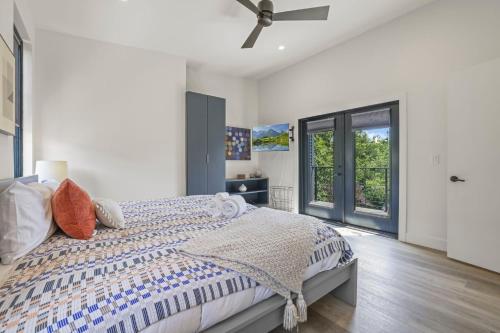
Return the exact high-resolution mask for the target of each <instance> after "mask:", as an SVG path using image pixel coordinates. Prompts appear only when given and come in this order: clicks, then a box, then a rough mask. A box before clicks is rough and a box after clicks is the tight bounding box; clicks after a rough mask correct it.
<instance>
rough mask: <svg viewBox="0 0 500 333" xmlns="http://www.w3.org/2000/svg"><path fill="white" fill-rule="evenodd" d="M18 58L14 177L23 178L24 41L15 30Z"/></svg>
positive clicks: (16, 56)
mask: <svg viewBox="0 0 500 333" xmlns="http://www.w3.org/2000/svg"><path fill="white" fill-rule="evenodd" d="M14 56H15V58H16V136H15V137H14V177H22V176H23V40H22V39H21V36H20V35H19V33H18V32H17V29H16V28H14Z"/></svg>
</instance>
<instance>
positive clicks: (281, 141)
mask: <svg viewBox="0 0 500 333" xmlns="http://www.w3.org/2000/svg"><path fill="white" fill-rule="evenodd" d="M252 143H253V145H254V146H262V145H281V146H288V143H289V134H288V133H282V134H280V135H279V136H266V137H264V138H260V139H254V140H253V141H252Z"/></svg>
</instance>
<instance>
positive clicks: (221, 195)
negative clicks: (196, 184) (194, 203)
mask: <svg viewBox="0 0 500 333" xmlns="http://www.w3.org/2000/svg"><path fill="white" fill-rule="evenodd" d="M215 199H217V200H220V201H225V200H227V199H229V193H227V192H219V193H217V194H216V195H215Z"/></svg>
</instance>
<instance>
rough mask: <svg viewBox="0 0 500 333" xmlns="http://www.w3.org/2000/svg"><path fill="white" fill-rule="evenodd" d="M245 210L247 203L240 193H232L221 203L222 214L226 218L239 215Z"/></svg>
mask: <svg viewBox="0 0 500 333" xmlns="http://www.w3.org/2000/svg"><path fill="white" fill-rule="evenodd" d="M246 210H247V203H246V201H245V199H244V198H243V197H242V196H241V195H233V196H230V197H229V198H228V199H226V200H225V201H224V203H223V204H222V216H224V217H225V218H228V219H232V218H235V217H239V216H241V215H243V213H245V212H246Z"/></svg>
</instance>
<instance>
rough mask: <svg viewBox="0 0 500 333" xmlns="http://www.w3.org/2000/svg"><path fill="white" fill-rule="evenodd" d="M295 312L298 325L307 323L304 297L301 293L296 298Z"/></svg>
mask: <svg viewBox="0 0 500 333" xmlns="http://www.w3.org/2000/svg"><path fill="white" fill-rule="evenodd" d="M297 312H298V314H299V315H298V319H299V323H304V322H306V321H307V304H306V301H305V300H304V296H303V295H302V293H300V294H299V296H298V297H297Z"/></svg>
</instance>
